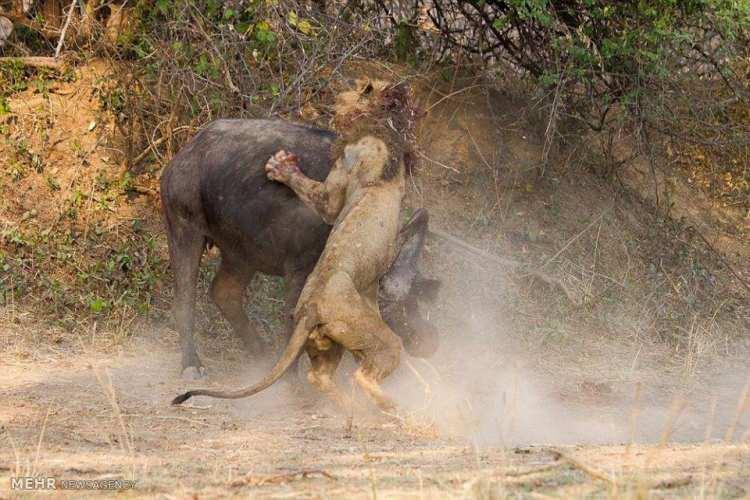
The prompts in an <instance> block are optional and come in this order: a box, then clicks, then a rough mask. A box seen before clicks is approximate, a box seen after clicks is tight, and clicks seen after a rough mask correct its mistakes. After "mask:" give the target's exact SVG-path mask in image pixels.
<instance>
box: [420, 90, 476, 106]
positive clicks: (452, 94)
mask: <svg viewBox="0 0 750 500" xmlns="http://www.w3.org/2000/svg"><path fill="white" fill-rule="evenodd" d="M477 87H480V85H470V86H468V87H464V88H462V89H458V90H456V91H455V92H451V93H450V94H448V95H445V96H443V97H441V98H440V99H438V100H437V101H435V102H434V103H432V104H431V105H430V106H429V107H428V108H427V109H425V110H424V112H425V113H429V112H430V110H431V109H432V108H434V107H435V106H437V105H438V104H440V103H441V102H443V101H445V100H446V99H450V98H451V97H453V96H455V95H457V94H460V93H461V92H466V91H467V90H471V89H473V88H477Z"/></svg>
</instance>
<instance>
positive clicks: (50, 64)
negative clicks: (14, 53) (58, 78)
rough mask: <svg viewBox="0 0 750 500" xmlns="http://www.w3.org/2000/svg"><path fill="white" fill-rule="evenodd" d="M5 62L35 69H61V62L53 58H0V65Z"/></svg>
mask: <svg viewBox="0 0 750 500" xmlns="http://www.w3.org/2000/svg"><path fill="white" fill-rule="evenodd" d="M5 62H14V63H21V64H23V65H25V66H32V67H35V68H55V69H59V68H61V67H62V65H63V64H62V61H60V60H59V59H55V58H54V57H43V56H27V57H0V64H1V63H5Z"/></svg>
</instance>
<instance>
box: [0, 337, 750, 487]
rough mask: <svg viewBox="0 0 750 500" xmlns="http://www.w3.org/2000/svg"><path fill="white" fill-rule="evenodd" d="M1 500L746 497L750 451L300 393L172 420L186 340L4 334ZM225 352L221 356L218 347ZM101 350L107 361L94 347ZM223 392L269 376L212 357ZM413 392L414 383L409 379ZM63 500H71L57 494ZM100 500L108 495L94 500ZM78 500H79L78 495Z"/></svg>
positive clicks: (234, 358)
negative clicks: (374, 412) (439, 423)
mask: <svg viewBox="0 0 750 500" xmlns="http://www.w3.org/2000/svg"><path fill="white" fill-rule="evenodd" d="M2 333H3V337H4V338H3V340H4V342H3V343H2V345H3V346H4V349H3V351H2V353H1V354H0V355H1V356H2V358H3V369H2V370H1V371H0V400H1V401H2V405H0V429H1V430H2V436H1V437H0V439H2V445H1V446H0V498H6V497H7V498H11V497H16V496H23V495H28V494H26V493H23V492H19V491H12V490H11V489H10V478H11V477H18V476H30V475H37V476H44V477H56V478H59V479H104V478H124V479H134V480H135V481H136V486H135V489H133V490H129V491H125V492H122V493H121V494H120V496H134V497H135V496H137V497H141V496H146V497H158V498H185V497H192V498H198V497H216V496H243V497H244V496H253V497H264V498H291V497H314V498H338V497H352V498H377V497H381V498H497V497H503V496H506V495H510V496H517V495H518V496H522V497H542V498H544V497H547V496H552V497H557V498H568V497H584V496H592V495H594V496H610V497H631V496H633V497H635V496H638V495H643V494H649V495H653V496H654V497H659V498H660V497H676V496H706V497H714V496H721V497H743V496H745V495H747V494H748V493H749V492H750V444H748V443H747V441H746V442H745V443H743V444H737V443H734V444H724V443H722V442H721V441H712V442H710V443H703V444H667V445H663V446H658V445H650V446H647V445H632V446H626V445H606V446H605V445H590V446H583V445H578V446H555V445H545V444H544V443H538V444H533V445H531V444H528V445H522V446H505V447H502V446H485V445H481V444H480V445H478V444H477V441H476V440H475V439H473V438H472V436H470V435H466V436H459V435H457V434H456V433H452V432H447V431H445V430H443V429H436V427H434V426H431V425H429V424H428V423H427V421H425V420H420V421H418V422H416V421H408V422H405V423H404V424H400V425H396V424H393V423H391V422H389V421H387V420H383V419H379V418H376V419H374V418H369V419H364V418H362V417H355V419H354V422H353V427H352V428H351V430H348V429H347V426H346V418H345V417H344V416H342V415H340V414H339V413H337V412H336V411H334V410H333V409H332V408H331V407H329V406H328V405H327V404H326V403H325V402H322V401H320V399H319V398H317V397H316V396H315V395H314V394H310V393H294V392H293V391H292V390H291V389H290V387H291V385H290V384H289V383H287V382H282V383H280V384H277V386H275V387H273V388H272V389H271V390H270V391H268V392H267V393H264V394H261V395H259V396H258V397H257V398H253V399H249V400H246V401H239V402H223V401H216V400H208V399H202V398H199V399H198V400H197V401H196V402H195V403H194V404H193V406H188V407H184V408H176V407H171V406H170V405H169V401H170V399H171V398H172V397H173V396H174V395H175V394H177V393H178V392H179V391H181V390H183V389H184V388H185V385H184V383H182V382H181V381H179V380H178V378H177V377H176V374H177V369H176V367H177V366H178V355H177V345H176V334H174V333H173V332H171V330H168V329H166V328H163V329H158V330H146V329H143V330H142V331H141V333H140V334H138V335H137V336H136V337H135V338H133V339H132V340H130V341H128V342H126V343H125V344H124V345H121V346H120V347H118V348H109V347H104V348H97V347H96V345H97V344H96V339H95V337H96V335H97V332H92V336H91V337H90V338H80V339H79V342H78V343H76V344H73V345H67V344H65V343H63V344H62V345H60V346H56V347H55V346H54V344H52V346H36V347H34V346H29V345H25V343H24V342H19V343H18V344H15V345H14V344H12V343H11V342H8V341H9V340H12V339H13V338H16V339H17V338H18V337H17V335H18V334H19V331H18V327H6V328H4V329H3V330H2ZM219 343H221V342H219ZM92 346H94V347H92ZM209 351H210V354H208V357H207V362H208V366H209V367H210V368H211V369H212V370H213V372H212V373H213V375H212V378H213V380H214V381H219V382H220V383H221V384H227V385H232V386H236V385H239V384H242V383H243V382H244V383H246V382H248V381H249V380H250V379H254V378H255V377H257V376H258V375H259V373H261V372H262V370H263V368H264V367H255V369H252V368H249V367H248V366H247V361H246V356H244V355H243V354H242V353H241V352H239V351H235V350H232V349H231V348H230V349H229V350H223V348H222V347H221V346H215V347H214V348H212V349H209ZM400 378H402V379H404V378H406V379H408V378H409V377H408V376H403V375H402V376H401V377H400ZM53 494H57V495H66V494H70V492H60V491H58V492H53ZM87 494H92V495H93V494H95V493H94V492H88V493H87ZM71 496H75V497H78V496H79V493H78V492H75V494H71Z"/></svg>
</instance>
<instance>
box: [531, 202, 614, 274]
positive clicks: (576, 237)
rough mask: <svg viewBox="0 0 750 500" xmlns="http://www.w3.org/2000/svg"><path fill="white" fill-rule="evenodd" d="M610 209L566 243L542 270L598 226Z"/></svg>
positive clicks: (548, 260)
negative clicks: (595, 225)
mask: <svg viewBox="0 0 750 500" xmlns="http://www.w3.org/2000/svg"><path fill="white" fill-rule="evenodd" d="M610 209H611V207H610V208H607V209H605V210H604V211H602V213H600V214H599V217H597V218H596V219H594V220H592V221H591V222H590V223H589V225H588V226H586V227H585V228H583V231H581V232H580V233H578V234H577V235H575V236H573V237H572V238H571V239H569V240H568V242H567V243H565V245H563V247H562V248H561V249H560V250H558V251H557V252H556V253H555V255H553V256H552V257H550V258H549V259H547V261H546V262H545V263H544V264H542V265H541V267H540V269H541V268H544V267H545V266H547V264H549V263H550V262H552V261H553V260H555V259H556V258H558V257H559V256H560V254H562V253H563V252H564V251H565V250H567V248H568V247H569V246H570V245H572V244H573V242H575V241H576V240H577V239H578V238H580V237H581V236H583V234H584V233H585V232H586V231H588V230H589V229H591V228H592V227H593V226H594V224H596V223H597V222H599V221H600V220H601V219H602V218H603V217H604V216H605V215H606V213H607V212H609V211H610Z"/></svg>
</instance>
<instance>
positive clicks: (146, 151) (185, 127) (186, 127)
mask: <svg viewBox="0 0 750 500" xmlns="http://www.w3.org/2000/svg"><path fill="white" fill-rule="evenodd" d="M183 130H196V128H195V127H193V126H192V125H182V126H180V127H176V128H174V129H172V130H171V131H170V132H169V133H168V134H165V135H163V136H161V137H159V138H158V139H156V140H155V141H153V142H151V143H150V144H149V145H148V147H147V148H146V149H144V150H143V152H142V153H141V154H139V155H138V156H136V157H135V159H133V161H132V162H131V165H137V164H138V162H140V161H141V160H142V159H144V158H145V157H146V156H147V155H148V154H149V153H150V152H151V151H152V150H153V149H154V148H155V147H156V146H158V145H159V144H161V143H162V142H164V141H166V140H167V139H168V138H170V137H171V136H172V135H174V134H175V133H176V132H181V131H183Z"/></svg>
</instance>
